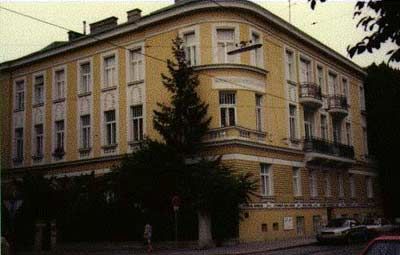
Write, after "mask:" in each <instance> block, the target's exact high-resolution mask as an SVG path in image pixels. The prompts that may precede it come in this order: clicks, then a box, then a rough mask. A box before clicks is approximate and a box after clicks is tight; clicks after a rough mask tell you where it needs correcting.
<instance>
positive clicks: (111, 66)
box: [103, 56, 117, 88]
mask: <svg viewBox="0 0 400 255" xmlns="http://www.w3.org/2000/svg"><path fill="white" fill-rule="evenodd" d="M103 61H104V62H103V64H104V70H103V71H104V77H103V83H104V87H105V88H109V87H113V86H116V85H117V81H116V67H115V66H116V63H115V56H109V57H106V58H104V60H103Z"/></svg>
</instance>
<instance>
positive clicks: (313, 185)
mask: <svg viewBox="0 0 400 255" xmlns="http://www.w3.org/2000/svg"><path fill="white" fill-rule="evenodd" d="M309 177H310V197H312V198H315V197H317V196H318V175H317V171H316V170H314V169H310V170H309Z"/></svg>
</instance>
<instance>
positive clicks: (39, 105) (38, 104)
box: [32, 102, 44, 108]
mask: <svg viewBox="0 0 400 255" xmlns="http://www.w3.org/2000/svg"><path fill="white" fill-rule="evenodd" d="M43 105H44V103H43V102H40V103H36V104H33V105H32V107H33V108H36V107H41V106H43Z"/></svg>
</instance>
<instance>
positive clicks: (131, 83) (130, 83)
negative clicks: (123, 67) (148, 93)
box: [128, 79, 144, 86]
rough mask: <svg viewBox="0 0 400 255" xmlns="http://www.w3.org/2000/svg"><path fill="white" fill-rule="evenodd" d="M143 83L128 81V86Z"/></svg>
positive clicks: (141, 81)
mask: <svg viewBox="0 0 400 255" xmlns="http://www.w3.org/2000/svg"><path fill="white" fill-rule="evenodd" d="M142 83H144V80H143V79H142V80H137V81H130V82H128V86H133V85H137V84H142Z"/></svg>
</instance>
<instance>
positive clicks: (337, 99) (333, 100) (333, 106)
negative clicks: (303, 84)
mask: <svg viewBox="0 0 400 255" xmlns="http://www.w3.org/2000/svg"><path fill="white" fill-rule="evenodd" d="M328 111H329V112H330V113H332V114H337V115H347V113H348V112H347V111H348V104H347V98H346V97H345V96H343V95H330V96H329V98H328Z"/></svg>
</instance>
